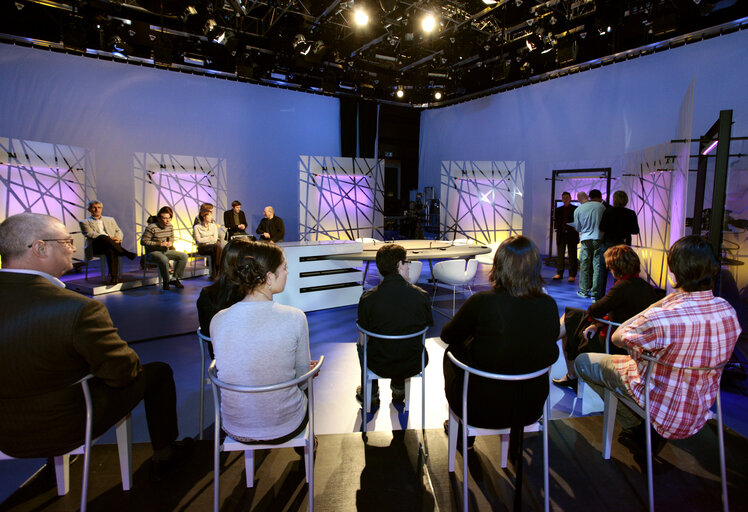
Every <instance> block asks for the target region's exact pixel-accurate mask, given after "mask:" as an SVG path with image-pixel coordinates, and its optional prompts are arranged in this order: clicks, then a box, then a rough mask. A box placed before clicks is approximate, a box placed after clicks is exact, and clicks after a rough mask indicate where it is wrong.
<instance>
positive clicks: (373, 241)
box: [356, 237, 384, 245]
mask: <svg viewBox="0 0 748 512" xmlns="http://www.w3.org/2000/svg"><path fill="white" fill-rule="evenodd" d="M356 242H361V243H362V244H364V245H367V244H375V245H376V244H384V241H383V240H377V239H376V238H366V237H363V238H356Z"/></svg>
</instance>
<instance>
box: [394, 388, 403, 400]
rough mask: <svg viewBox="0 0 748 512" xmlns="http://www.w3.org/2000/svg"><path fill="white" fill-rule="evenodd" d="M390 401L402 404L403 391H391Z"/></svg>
mask: <svg viewBox="0 0 748 512" xmlns="http://www.w3.org/2000/svg"><path fill="white" fill-rule="evenodd" d="M392 401H393V402H404V401H405V390H402V391H395V390H394V389H393V390H392Z"/></svg>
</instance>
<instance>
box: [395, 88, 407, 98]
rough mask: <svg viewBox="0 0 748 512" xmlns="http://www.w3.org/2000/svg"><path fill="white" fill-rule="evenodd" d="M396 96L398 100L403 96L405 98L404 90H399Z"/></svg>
mask: <svg viewBox="0 0 748 512" xmlns="http://www.w3.org/2000/svg"><path fill="white" fill-rule="evenodd" d="M395 96H397V97H398V98H402V97H403V96H405V91H403V90H402V89H398V90H397V92H396V93H395Z"/></svg>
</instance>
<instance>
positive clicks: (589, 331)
mask: <svg viewBox="0 0 748 512" xmlns="http://www.w3.org/2000/svg"><path fill="white" fill-rule="evenodd" d="M596 332H597V325H595V324H592V325H590V326H589V327H587V328H586V329H585V330H584V337H585V338H587V339H588V340H591V339H592V338H593V337H594V336H595V333H596Z"/></svg>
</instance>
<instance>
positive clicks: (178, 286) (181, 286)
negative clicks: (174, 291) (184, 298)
mask: <svg viewBox="0 0 748 512" xmlns="http://www.w3.org/2000/svg"><path fill="white" fill-rule="evenodd" d="M172 282H173V283H174V287H175V288H179V289H180V290H181V289H182V288H184V285H183V284H182V282H181V281H180V280H179V278H177V277H175V278H174V281H172Z"/></svg>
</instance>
